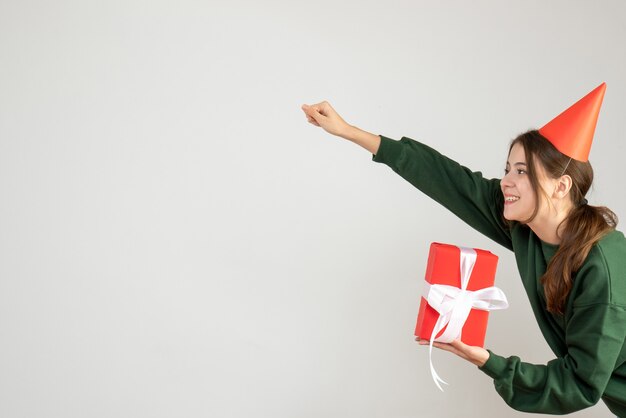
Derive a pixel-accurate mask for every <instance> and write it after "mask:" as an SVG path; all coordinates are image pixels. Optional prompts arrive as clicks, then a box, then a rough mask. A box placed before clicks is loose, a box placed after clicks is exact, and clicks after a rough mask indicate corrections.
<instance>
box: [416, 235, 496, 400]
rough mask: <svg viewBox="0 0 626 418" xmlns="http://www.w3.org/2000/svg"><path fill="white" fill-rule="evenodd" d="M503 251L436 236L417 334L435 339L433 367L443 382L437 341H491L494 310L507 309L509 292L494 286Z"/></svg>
mask: <svg viewBox="0 0 626 418" xmlns="http://www.w3.org/2000/svg"><path fill="white" fill-rule="evenodd" d="M497 264H498V257H497V256H496V255H494V254H492V253H491V252H489V251H485V250H479V249H474V248H466V247H456V246H454V245H448V244H440V243H437V242H433V243H432V244H431V245H430V253H429V254H428V267H427V268H426V283H425V289H424V294H423V297H422V300H421V303H420V310H419V314H418V317H417V325H416V327H415V335H416V336H418V337H419V338H420V339H422V340H429V341H430V372H431V374H432V376H433V380H434V381H435V384H436V385H437V387H438V388H439V389H440V390H442V391H443V389H442V388H441V385H440V384H439V383H446V382H445V381H443V380H442V379H441V378H440V377H439V375H438V374H437V372H436V371H435V368H434V366H433V361H432V349H433V341H440V342H443V343H449V342H452V341H453V340H455V339H457V338H460V339H461V341H463V342H464V343H465V344H468V345H472V346H480V347H482V346H483V345H484V343H485V333H486V331H487V320H488V318H489V311H490V310H495V309H505V308H507V307H508V302H507V300H506V296H505V295H504V293H503V292H502V291H501V290H500V289H498V288H497V287H494V286H493V283H494V281H495V276H496V266H497Z"/></svg>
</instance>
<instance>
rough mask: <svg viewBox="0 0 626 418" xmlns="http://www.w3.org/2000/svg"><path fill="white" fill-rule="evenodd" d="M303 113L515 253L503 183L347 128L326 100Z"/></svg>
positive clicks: (412, 144)
mask: <svg viewBox="0 0 626 418" xmlns="http://www.w3.org/2000/svg"><path fill="white" fill-rule="evenodd" d="M302 110H303V111H304V112H305V114H306V115H307V118H308V120H309V122H310V123H311V124H313V125H315V126H320V127H322V128H323V129H324V130H326V131H327V132H329V133H331V134H333V135H336V136H340V137H342V138H345V139H348V140H349V141H352V142H354V143H356V144H358V145H360V146H362V147H363V148H365V149H366V150H368V151H369V152H371V153H372V160H373V161H376V162H381V163H384V164H386V165H388V166H389V167H390V168H391V169H392V170H393V171H395V172H396V173H398V174H399V175H400V176H401V177H403V178H404V179H405V180H407V181H408V182H409V183H411V184H412V185H414V186H415V187H417V188H418V189H420V190H421V191H422V192H424V193H425V194H426V195H428V196H430V197H431V198H433V199H434V200H435V201H437V202H439V203H440V204H442V205H443V206H444V207H446V208H447V209H449V210H450V211H452V212H453V213H454V214H455V215H457V216H458V217H459V218H461V219H462V220H463V221H465V222H466V223H467V224H469V225H470V226H472V227H473V228H475V229H476V230H477V231H479V232H481V233H482V234H484V235H486V236H487V237H489V238H491V239H493V240H494V241H496V242H497V243H499V244H501V245H503V246H504V247H506V248H508V249H510V250H512V248H513V247H512V243H511V236H510V231H509V228H508V226H507V225H506V223H505V222H504V220H503V219H502V210H503V205H504V197H503V196H502V192H501V190H500V180H498V179H490V180H487V179H485V178H483V177H482V174H481V173H480V172H472V171H470V170H469V169H467V168H466V167H463V166H461V165H460V164H458V163H456V162H455V161H453V160H451V159H449V158H447V157H445V156H443V155H441V154H440V153H439V152H437V151H435V150H434V149H432V148H430V147H428V146H426V145H424V144H422V143H420V142H417V141H415V140H413V139H410V138H407V137H403V138H402V139H401V140H400V141H395V140H393V139H391V138H387V137H385V136H382V135H374V134H372V133H369V132H366V131H364V130H362V129H359V128H357V127H355V126H352V125H349V124H348V123H346V122H345V121H344V120H343V119H342V118H341V117H340V116H339V115H338V114H337V112H336V111H335V110H334V109H333V108H332V106H330V104H329V103H328V102H321V103H318V104H316V105H311V106H308V105H304V106H302Z"/></svg>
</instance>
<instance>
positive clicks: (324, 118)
mask: <svg viewBox="0 0 626 418" xmlns="http://www.w3.org/2000/svg"><path fill="white" fill-rule="evenodd" d="M302 110H303V111H304V114H305V115H306V117H307V119H308V121H309V123H311V124H313V125H315V126H320V127H321V128H322V129H324V130H325V131H326V132H328V133H329V134H332V135H336V136H341V137H345V135H346V133H347V132H348V131H349V129H350V128H351V126H350V125H348V124H347V123H346V121H344V120H343V119H342V118H341V116H339V114H338V113H337V112H335V109H333V108H332V106H331V105H330V103H328V102H326V101H323V102H321V103H317V104H314V105H310V106H309V105H306V104H304V105H302Z"/></svg>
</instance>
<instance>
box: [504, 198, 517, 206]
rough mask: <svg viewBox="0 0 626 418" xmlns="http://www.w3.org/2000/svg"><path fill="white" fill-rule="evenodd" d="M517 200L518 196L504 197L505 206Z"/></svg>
mask: <svg viewBox="0 0 626 418" xmlns="http://www.w3.org/2000/svg"><path fill="white" fill-rule="evenodd" d="M518 200H519V196H506V197H505V198H504V204H505V205H511V204H513V203H515V202H517V201H518Z"/></svg>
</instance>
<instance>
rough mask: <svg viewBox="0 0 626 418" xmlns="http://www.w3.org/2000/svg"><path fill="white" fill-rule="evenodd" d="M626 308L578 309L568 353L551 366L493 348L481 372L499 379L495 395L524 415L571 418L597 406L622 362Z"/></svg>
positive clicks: (597, 306)
mask: <svg viewBox="0 0 626 418" xmlns="http://www.w3.org/2000/svg"><path fill="white" fill-rule="evenodd" d="M616 324H626V309H625V308H624V307H621V306H616V305H612V304H608V303H602V304H595V305H587V306H585V307H580V308H575V311H574V313H573V315H572V317H571V318H570V320H569V321H568V324H567V331H566V332H567V333H566V344H567V354H566V355H565V356H564V357H562V358H557V359H554V360H552V361H550V362H548V364H547V365H536V364H529V363H524V362H522V361H520V359H519V358H518V357H516V356H512V357H509V358H504V357H501V356H499V355H497V354H494V353H493V352H491V351H490V350H489V354H490V355H489V359H488V360H487V362H486V363H485V364H484V365H483V366H482V367H479V369H480V370H482V371H483V372H485V373H486V374H487V375H489V376H490V377H492V378H493V379H494V386H495V388H496V391H497V392H498V393H499V394H500V396H501V397H502V398H503V399H504V401H505V402H506V403H507V404H508V405H510V406H511V407H512V408H514V409H517V410H519V411H524V412H535V413H548V414H567V413H570V412H573V411H578V410H581V409H584V408H587V407H589V406H592V405H594V404H596V403H597V402H598V401H599V400H600V398H601V396H602V394H603V393H604V390H605V388H606V386H607V384H608V382H609V379H610V378H611V375H612V373H613V371H614V369H615V367H616V364H617V363H618V360H619V357H620V352H621V350H622V347H623V346H624V339H625V338H626V336H625V334H626V327H624V326H621V325H618V326H616Z"/></svg>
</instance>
